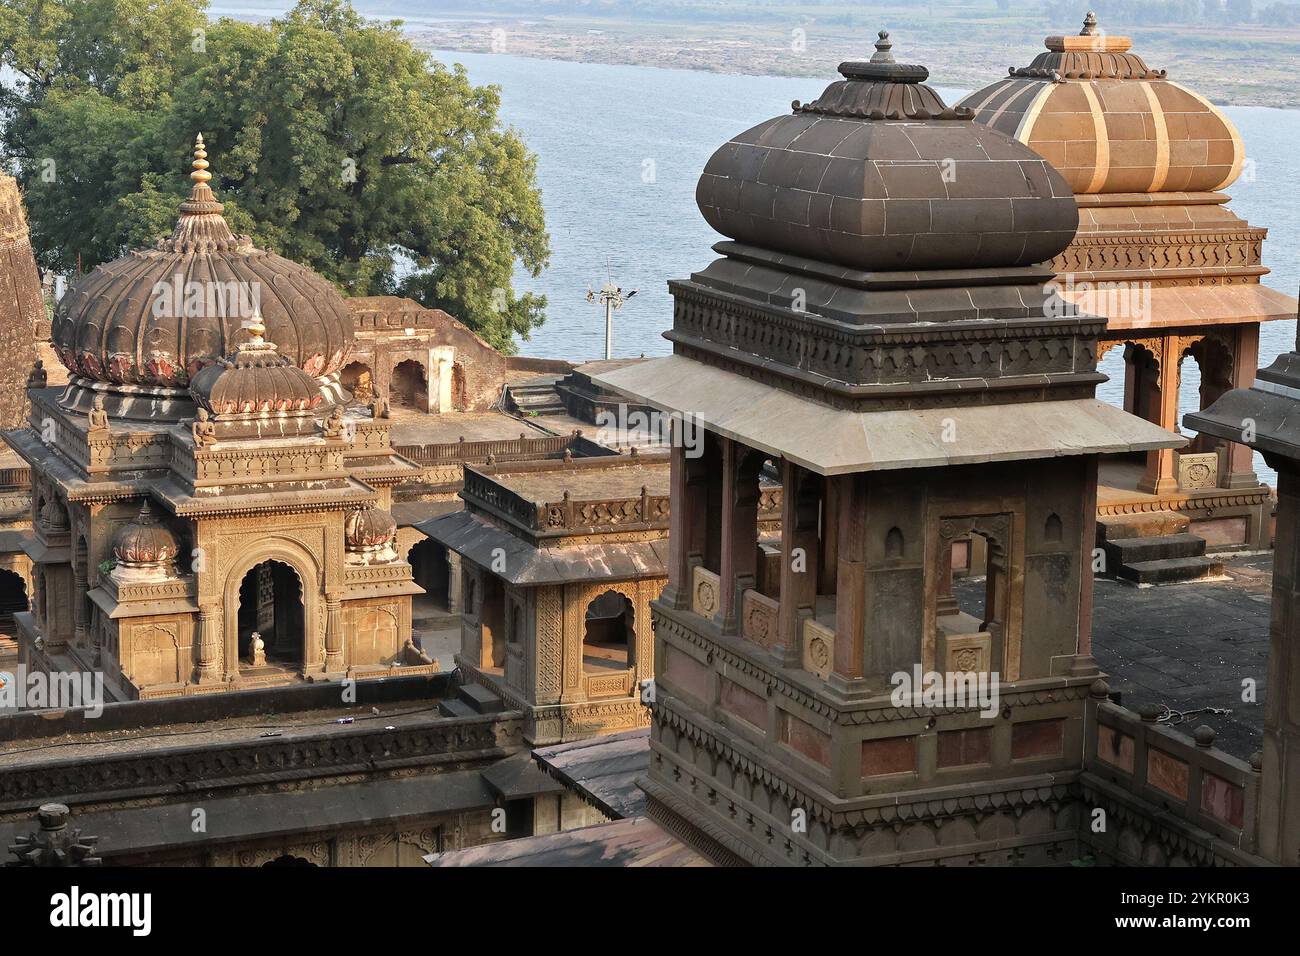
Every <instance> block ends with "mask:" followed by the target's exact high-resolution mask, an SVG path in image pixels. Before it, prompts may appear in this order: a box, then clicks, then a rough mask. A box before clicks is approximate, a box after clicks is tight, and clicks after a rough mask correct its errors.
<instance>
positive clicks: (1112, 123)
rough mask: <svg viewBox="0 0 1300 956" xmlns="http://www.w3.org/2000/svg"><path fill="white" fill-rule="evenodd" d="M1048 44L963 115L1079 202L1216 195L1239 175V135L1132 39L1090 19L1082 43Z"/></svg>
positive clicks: (1072, 39)
mask: <svg viewBox="0 0 1300 956" xmlns="http://www.w3.org/2000/svg"><path fill="white" fill-rule="evenodd" d="M1045 44H1046V46H1047V52H1045V53H1040V54H1038V56H1037V57H1036V58H1035V59H1034V62H1033V63H1031V64H1030V65H1029V66H1027V67H1020V68H1015V67H1013V68H1012V69H1011V70H1010V71H1009V73H1010V75H1009V76H1008V77H1007V78H1006V79H1003V80H999V81H998V82H997V83H993V84H991V85H990V86H987V87H985V88H984V89H982V90H979V91H978V92H976V93H972V94H970V96H967V97H966V98H965V99H964V100H962V101H961V103H959V104H958V105H959V106H966V107H970V108H971V109H973V110H974V111H975V121H976V122H977V123H981V124H986V125H987V126H988V127H989V128H991V129H997V130H1001V131H1002V132H1004V133H1006V134H1008V135H1010V136H1014V137H1015V138H1016V139H1017V140H1019V141H1020V142H1022V143H1024V144H1025V145H1027V146H1029V147H1030V148H1031V149H1033V150H1034V151H1035V152H1037V153H1039V154H1041V155H1042V156H1043V157H1044V158H1045V159H1047V160H1048V161H1049V162H1050V163H1052V165H1053V166H1055V167H1056V168H1057V169H1058V170H1060V172H1061V174H1062V175H1063V176H1065V178H1066V181H1067V182H1069V184H1070V188H1071V189H1073V190H1074V192H1075V193H1076V194H1079V195H1084V194H1089V193H1134V192H1136V193H1154V192H1207V191H1208V192H1213V191H1217V190H1220V189H1224V188H1226V187H1227V186H1228V185H1229V184H1231V183H1232V182H1233V180H1235V179H1236V178H1237V176H1238V175H1240V173H1241V167H1242V163H1243V162H1244V160H1245V156H1246V154H1245V147H1244V146H1243V144H1242V141H1241V136H1240V134H1239V133H1238V132H1237V130H1236V127H1234V126H1233V125H1232V123H1231V121H1230V120H1229V119H1228V118H1227V117H1226V116H1224V115H1223V113H1222V112H1221V111H1220V110H1219V109H1218V108H1217V107H1215V106H1214V105H1213V104H1212V103H1210V102H1209V101H1208V100H1206V99H1205V98H1204V97H1202V96H1200V95H1199V94H1197V93H1194V92H1193V91H1191V90H1189V89H1187V88H1186V87H1183V86H1180V85H1178V84H1177V83H1174V82H1172V81H1170V80H1169V79H1168V78H1167V76H1166V73H1165V71H1164V70H1152V69H1150V68H1149V67H1148V66H1147V65H1146V63H1144V62H1143V60H1142V58H1141V57H1140V56H1138V55H1137V54H1135V53H1132V52H1130V51H1131V49H1132V46H1133V41H1132V40H1131V39H1129V38H1128V37H1124V36H1108V35H1104V34H1102V33H1100V32H1099V31H1098V29H1097V19H1096V17H1095V16H1094V15H1092V14H1091V13H1090V14H1088V18H1087V19H1086V20H1085V21H1084V24H1083V30H1082V31H1081V32H1080V33H1079V35H1078V36H1054V37H1048V38H1047V39H1046V41H1045Z"/></svg>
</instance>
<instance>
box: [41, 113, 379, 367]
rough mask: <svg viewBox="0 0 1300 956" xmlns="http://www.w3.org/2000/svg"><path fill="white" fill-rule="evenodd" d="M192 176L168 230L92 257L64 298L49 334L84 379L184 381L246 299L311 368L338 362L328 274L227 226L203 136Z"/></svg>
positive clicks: (340, 351)
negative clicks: (113, 256)
mask: <svg viewBox="0 0 1300 956" xmlns="http://www.w3.org/2000/svg"><path fill="white" fill-rule="evenodd" d="M190 177H191V179H193V181H194V184H193V187H192V188H191V191H190V196H189V198H188V199H187V200H186V201H185V202H183V203H181V205H180V208H179V213H180V215H179V219H178V221H177V223H176V228H175V230H174V231H173V233H172V235H171V236H170V237H169V238H167V239H163V240H161V241H159V242H158V244H157V245H156V246H155V247H154V248H152V249H137V250H135V251H133V252H130V253H128V254H127V255H125V256H124V257H122V258H121V259H117V260H115V261H113V262H108V263H104V264H103V265H100V266H98V267H96V268H95V269H94V270H93V271H92V272H90V273H89V274H88V275H86V276H85V277H84V278H82V279H80V280H79V281H78V282H76V283H75V284H74V285H73V286H72V288H71V289H69V290H68V293H67V294H66V295H65V296H64V297H63V299H62V300H60V302H59V305H58V309H57V311H56V313H55V316H54V322H53V327H52V334H51V338H52V341H53V344H54V347H55V350H56V351H57V353H58V355H59V358H60V360H61V361H62V362H63V364H64V365H66V366H67V367H68V369H69V371H71V372H73V373H74V374H75V375H77V376H79V377H80V378H82V379H86V380H90V381H95V382H107V383H112V384H116V385H129V386H164V387H182V386H184V385H186V384H187V383H188V382H189V380H190V378H191V377H192V376H193V375H195V374H196V373H197V372H198V371H199V369H201V368H203V367H204V366H205V365H209V364H211V363H213V362H215V361H217V360H218V359H219V358H221V357H222V356H224V355H226V354H227V353H228V352H229V351H230V350H231V349H232V348H234V347H235V345H236V344H237V342H238V340H239V337H240V335H241V330H242V327H243V324H244V322H245V320H246V319H247V318H248V317H249V314H250V313H249V311H248V309H249V306H250V305H256V306H257V307H258V308H260V311H261V314H262V315H263V316H264V317H265V322H266V325H267V328H268V329H269V331H270V337H271V338H272V339H273V340H274V341H275V342H277V343H279V345H280V349H281V352H282V353H283V354H284V355H285V356H286V357H287V358H289V359H290V360H291V361H292V362H293V364H294V365H297V366H298V367H299V368H300V369H303V370H304V371H305V372H307V373H308V374H309V375H311V376H313V377H315V376H322V375H327V374H330V373H332V372H336V371H338V369H339V368H340V367H342V364H343V359H344V356H345V354H346V352H347V350H348V349H349V347H350V346H351V343H352V336H353V326H352V318H351V315H350V314H349V312H348V308H347V306H346V305H345V304H344V302H343V298H342V296H340V295H339V293H338V292H337V290H335V288H334V286H333V285H332V284H331V283H330V282H329V281H328V280H326V279H325V278H324V277H323V276H320V275H318V274H317V273H315V272H313V271H312V270H310V269H308V268H305V267H304V266H301V265H299V264H297V263H296V262H291V261H289V260H288V259H285V258H283V257H281V256H278V255H276V254H274V253H272V252H267V251H265V250H262V249H258V248H256V247H255V246H254V245H253V242H252V240H251V239H250V238H249V237H248V236H237V235H235V234H234V233H232V232H231V230H230V227H229V225H228V224H227V223H226V220H225V218H224V216H223V207H222V205H221V203H219V202H217V200H216V197H215V196H213V194H212V190H211V188H210V187H209V186H208V181H209V180H210V179H211V178H212V174H211V173H209V172H208V162H207V152H206V150H205V148H204V143H203V137H202V136H201V135H200V136H199V137H198V139H197V141H196V145H195V150H194V162H193V171H192V172H191V173H190Z"/></svg>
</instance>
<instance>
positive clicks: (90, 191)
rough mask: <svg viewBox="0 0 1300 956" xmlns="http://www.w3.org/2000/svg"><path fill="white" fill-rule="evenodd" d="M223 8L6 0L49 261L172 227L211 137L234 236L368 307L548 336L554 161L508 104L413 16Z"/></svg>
mask: <svg viewBox="0 0 1300 956" xmlns="http://www.w3.org/2000/svg"><path fill="white" fill-rule="evenodd" d="M206 6H207V2H206V0H0V65H3V66H5V67H8V68H9V70H10V71H11V75H5V76H0V127H2V128H0V158H4V159H6V160H7V161H9V162H10V164H11V165H13V166H15V167H16V172H17V175H18V176H19V179H20V181H21V182H22V184H23V187H24V190H25V192H26V195H27V202H28V206H29V213H30V218H31V225H32V240H33V245H34V247H35V248H36V250H37V255H38V256H39V258H40V260H41V264H42V265H43V266H45V267H47V268H51V269H55V270H57V271H62V272H74V271H76V270H77V269H78V268H80V269H82V270H83V271H84V270H87V269H90V268H92V267H93V266H95V265H96V264H98V263H100V262H104V261H107V260H110V259H113V258H115V257H117V256H119V255H121V254H122V252H123V251H124V250H125V249H127V248H130V247H132V246H138V245H144V244H150V243H152V242H153V240H154V239H156V238H158V237H159V236H162V235H166V234H168V233H170V231H171V227H172V225H173V224H174V222H175V209H176V205H177V203H178V202H179V201H180V200H181V199H182V198H183V197H184V196H185V195H186V194H187V192H188V187H189V180H188V179H187V178H186V175H185V174H186V172H187V171H188V168H189V158H190V151H191V149H192V148H193V140H194V134H195V133H197V132H202V133H203V135H204V139H205V141H206V143H207V149H208V153H209V161H210V162H211V163H212V169H211V171H212V173H213V182H212V186H213V188H214V189H215V190H216V192H217V195H218V198H220V199H221V200H222V201H223V202H224V203H225V204H226V215H227V218H228V219H229V220H230V224H231V227H232V228H234V229H235V230H236V231H237V232H247V233H249V234H251V235H252V236H253V238H254V240H255V241H256V242H258V243H259V244H261V245H265V246H267V247H269V248H273V249H275V250H276V251H278V252H280V253H281V254H283V255H286V256H288V257H290V258H292V259H296V260H298V261H299V262H303V263H305V264H307V265H310V266H311V267H312V268H313V269H316V270H317V271H318V272H320V273H322V274H323V275H325V276H328V277H329V278H330V279H332V280H333V281H334V282H336V283H337V284H338V285H339V287H340V288H341V289H342V290H343V291H344V292H346V293H348V294H351V295H375V294H400V295H410V296H411V297H412V298H415V299H416V300H418V301H420V302H421V303H423V304H425V305H427V306H430V307H437V308H443V309H446V310H447V311H448V312H450V313H452V314H453V315H455V316H457V317H458V318H460V319H461V320H462V321H464V322H465V323H466V324H467V325H469V326H470V327H471V328H473V329H474V330H475V331H477V332H478V333H479V334H480V335H481V336H483V337H484V338H485V339H486V340H487V341H489V342H490V343H492V344H493V345H495V346H496V347H498V348H500V349H503V350H505V351H513V348H514V345H513V337H514V336H515V335H516V334H518V335H520V336H522V337H524V338H527V337H528V334H529V332H530V331H531V330H532V329H534V328H536V327H538V326H539V325H541V323H542V321H543V318H544V315H543V311H544V308H545V305H546V300H545V298H544V297H540V296H534V295H531V294H523V295H517V294H516V293H515V292H514V290H513V288H512V276H513V274H514V270H515V267H516V265H522V267H523V268H524V269H526V270H527V271H528V272H529V273H531V274H532V275H534V276H536V275H538V274H540V272H541V270H542V268H543V267H544V266H545V265H546V262H547V258H548V256H549V239H548V237H547V235H546V230H545V224H544V221H543V214H542V204H541V193H540V190H539V189H538V187H537V183H536V159H535V157H533V156H532V154H530V153H529V152H528V150H527V149H526V148H525V146H524V144H523V142H522V141H521V140H520V138H519V136H518V135H517V134H516V133H515V132H514V131H513V130H510V129H505V128H503V127H502V126H501V124H500V121H499V118H498V108H499V104H500V99H499V92H498V90H497V89H496V88H495V87H490V86H488V87H476V86H473V85H471V84H470V82H469V80H468V78H467V76H466V74H465V71H464V70H463V69H462V68H461V67H459V66H457V67H454V68H451V69H449V68H447V67H445V66H443V65H442V64H440V63H437V62H434V61H432V60H430V59H429V57H428V56H427V55H426V54H424V53H423V52H421V51H419V50H417V49H416V48H415V47H414V46H412V44H411V43H410V42H409V41H408V40H407V39H406V38H405V37H404V36H403V35H402V33H401V30H400V24H399V23H398V22H397V21H393V22H387V23H378V22H374V21H368V20H364V19H362V18H361V17H360V16H358V14H357V13H356V12H355V11H354V10H353V9H352V7H351V5H350V4H349V3H348V2H346V0H301V2H299V3H298V5H297V6H296V7H294V9H293V10H292V11H290V12H289V13H288V14H286V15H285V16H284V17H282V18H280V19H277V20H273V21H271V22H270V23H266V24H250V23H243V22H239V21H234V20H229V19H222V20H220V21H217V22H215V23H212V22H209V20H208V18H207V15H206V12H205V11H206Z"/></svg>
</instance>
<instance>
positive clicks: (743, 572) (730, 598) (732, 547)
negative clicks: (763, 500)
mask: <svg viewBox="0 0 1300 956" xmlns="http://www.w3.org/2000/svg"><path fill="white" fill-rule="evenodd" d="M749 457H750V450H749V449H748V448H746V447H745V446H744V445H742V444H740V443H739V442H735V441H732V440H731V439H729V438H724V439H722V562H721V568H720V570H719V575H718V576H719V578H721V583H722V594H721V600H720V601H719V605H720V606H719V608H718V626H719V627H721V628H722V631H723V633H724V634H735V633H736V631H737V629H738V625H739V621H740V594H741V591H742V589H744V588H752V587H753V586H754V581H755V577H756V575H757V573H758V471H757V469H755V468H753V467H752V466H751V463H750V462H747V461H746V459H747V458H749Z"/></svg>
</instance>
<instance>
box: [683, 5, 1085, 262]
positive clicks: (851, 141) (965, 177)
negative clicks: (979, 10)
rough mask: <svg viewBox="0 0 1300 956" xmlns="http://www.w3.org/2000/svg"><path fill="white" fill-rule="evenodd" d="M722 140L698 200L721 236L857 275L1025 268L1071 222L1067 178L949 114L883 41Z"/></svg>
mask: <svg viewBox="0 0 1300 956" xmlns="http://www.w3.org/2000/svg"><path fill="white" fill-rule="evenodd" d="M840 74H841V76H842V77H843V79H841V80H837V81H835V82H833V83H831V84H830V86H828V87H827V88H826V90H825V92H823V93H822V95H821V96H820V97H818V98H817V99H816V100H814V101H812V102H811V103H807V104H801V103H799V102H798V101H796V102H795V103H794V104H793V107H794V108H793V111H792V113H791V114H789V115H786V116H778V117H775V118H773V119H770V120H768V121H766V122H764V123H760V124H759V125H758V126H755V127H753V128H752V129H750V130H747V131H746V132H743V133H740V134H739V135H737V136H735V137H733V138H732V139H731V141H730V142H728V143H726V144H724V145H723V146H722V147H721V148H720V149H718V151H717V152H715V153H714V154H713V157H712V158H711V159H710V160H709V162H708V164H707V165H706V166H705V170H704V174H703V175H702V176H701V177H700V181H699V185H698V186H697V188H696V202H697V203H698V205H699V208H700V212H701V213H702V214H703V215H704V218H705V220H706V221H707V222H708V223H709V225H711V226H712V227H713V228H714V229H716V230H717V231H718V232H720V233H722V234H723V235H725V236H727V237H729V238H731V239H734V240H737V241H739V242H742V243H746V244H749V245H752V246H758V247H761V248H763V249H767V250H772V251H775V252H781V253H791V254H794V255H797V256H804V257H808V258H810V259H814V260H818V261H821V262H825V263H835V264H838V265H842V266H849V267H852V268H855V269H864V270H913V269H921V270H928V269H967V268H998V267H1008V266H1010V267H1015V266H1027V265H1031V264H1033V263H1038V262H1044V261H1046V260H1048V259H1051V258H1052V257H1053V256H1054V255H1056V254H1057V253H1058V252H1060V251H1061V250H1062V249H1064V248H1065V247H1066V246H1067V245H1068V244H1069V242H1070V240H1071V239H1072V238H1073V236H1074V231H1075V229H1076V227H1077V226H1078V212H1077V209H1076V206H1075V202H1074V197H1073V195H1072V194H1071V192H1070V189H1069V187H1068V186H1067V185H1066V183H1065V180H1064V179H1062V178H1061V175H1060V174H1059V173H1058V172H1057V171H1056V170H1055V169H1053V168H1052V167H1051V165H1050V164H1048V163H1047V162H1045V161H1044V160H1043V158H1042V157H1040V156H1038V155H1036V154H1035V153H1034V152H1033V151H1032V150H1030V149H1028V148H1026V147H1025V146H1024V145H1023V144H1021V143H1019V142H1017V141H1015V140H1014V139H1012V138H1011V137H1010V136H1008V135H1007V134H1006V133H1004V132H1002V131H1000V130H997V129H992V128H990V127H988V126H984V125H981V124H978V123H974V122H972V121H971V120H972V117H973V115H974V114H973V113H972V112H971V111H970V110H967V109H963V108H957V109H952V108H949V107H948V106H946V105H945V104H944V102H943V100H942V98H941V97H940V96H939V94H938V93H937V92H935V91H934V90H933V89H932V88H930V87H929V86H926V85H925V84H924V83H923V82H922V81H924V80H925V79H926V78H927V77H928V75H929V74H928V71H927V70H926V69H925V67H923V66H912V65H906V64H900V63H897V62H896V61H895V60H894V57H893V54H892V52H891V44H890V41H889V37H888V34H887V33H886V32H885V31H881V33H880V39H879V41H878V42H877V43H876V54H875V55H874V56H873V57H872V58H871V60H870V61H867V62H863V63H857V62H848V63H842V64H840Z"/></svg>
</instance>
